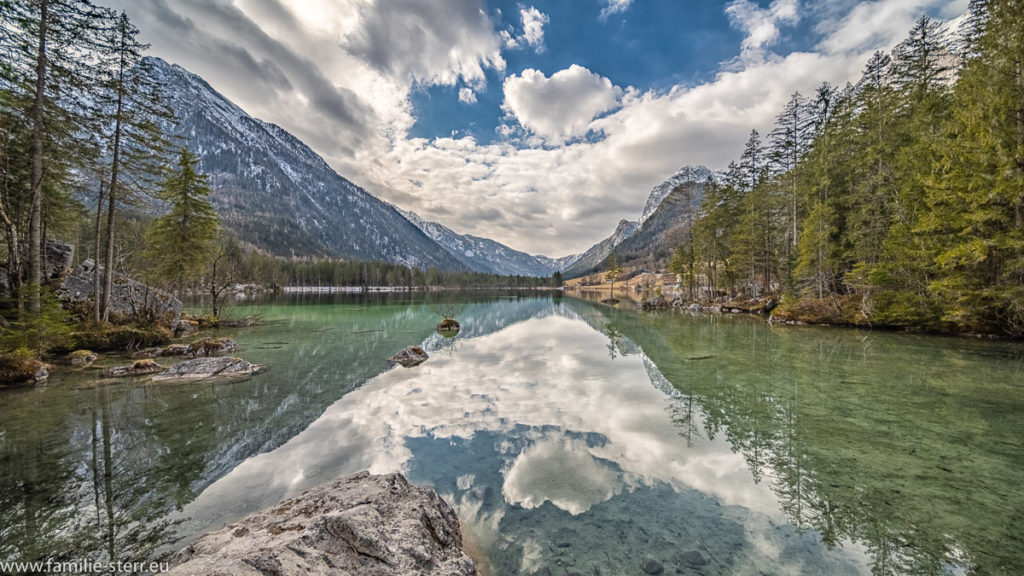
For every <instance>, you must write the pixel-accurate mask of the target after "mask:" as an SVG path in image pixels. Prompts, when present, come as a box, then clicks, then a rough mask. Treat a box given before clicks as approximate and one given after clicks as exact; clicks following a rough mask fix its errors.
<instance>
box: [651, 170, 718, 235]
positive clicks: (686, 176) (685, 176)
mask: <svg viewBox="0 0 1024 576" xmlns="http://www.w3.org/2000/svg"><path fill="white" fill-rule="evenodd" d="M716 178H717V176H716V175H715V173H714V172H712V171H711V170H710V169H708V168H707V167H705V166H683V167H682V168H680V169H679V170H676V173H675V174H673V175H671V176H669V178H668V180H665V181H664V182H662V183H661V184H658V185H657V186H655V187H654V188H653V189H652V190H651V195H650V196H648V197H647V203H646V204H644V213H643V216H641V217H640V223H641V224H643V223H644V222H646V221H647V219H648V218H650V217H651V216H652V215H653V214H654V211H655V210H657V209H658V206H661V202H662V201H663V200H664V199H665V197H666V196H668V195H669V193H670V192H672V190H673V189H674V188H675V187H676V186H679V185H680V184H682V183H684V182H698V183H701V184H703V183H704V182H707V181H708V179H711V180H715V179H716Z"/></svg>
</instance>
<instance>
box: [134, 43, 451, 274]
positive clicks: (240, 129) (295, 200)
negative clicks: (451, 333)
mask: <svg viewBox="0 0 1024 576" xmlns="http://www.w3.org/2000/svg"><path fill="white" fill-rule="evenodd" d="M151 64H152V68H153V74H154V76H155V77H156V79H157V80H158V81H159V82H160V83H161V85H162V88H163V94H164V99H165V102H166V103H167V104H168V105H169V106H170V107H171V109H172V110H173V111H174V112H175V114H176V115H177V117H178V122H177V123H176V124H173V125H168V126H165V130H166V131H167V132H169V133H171V134H174V135H178V136H183V137H185V138H187V139H188V146H189V148H190V149H191V150H192V151H193V152H195V153H196V155H197V156H198V157H199V158H200V164H201V169H202V170H203V172H205V173H207V174H209V175H210V184H211V188H212V189H213V195H212V200H213V203H214V206H215V207H216V208H217V212H218V213H219V214H220V216H221V219H222V223H223V225H224V227H225V228H227V229H228V230H231V231H232V232H234V233H235V234H237V235H238V237H239V238H240V239H241V240H242V241H243V242H247V243H249V244H252V245H254V246H256V247H257V248H260V249H261V250H264V251H266V252H268V253H271V254H275V255H278V256H293V255H299V256H330V257H341V258H357V259H362V260H383V261H388V262H398V263H401V264H405V265H408V266H417V267H420V268H427V267H431V266H433V267H436V268H438V269H442V270H458V269H464V268H465V266H464V265H463V264H462V263H461V262H460V261H459V260H458V259H456V258H455V257H454V256H452V255H451V254H450V253H448V251H446V250H444V249H443V248H441V247H440V246H439V245H438V244H437V243H436V242H434V241H433V240H431V239H430V238H428V237H427V236H426V235H425V234H424V233H423V232H422V231H421V230H420V229H419V228H417V227H416V226H414V225H413V224H412V223H410V222H409V221H408V220H406V219H405V218H404V217H403V216H402V215H401V214H399V213H398V212H397V211H396V209H395V208H394V207H393V206H391V205H390V204H388V203H386V202H383V201H381V200H378V199H377V198H374V197H373V196H371V195H370V194H368V193H367V192H366V191H365V190H363V189H362V188H360V187H358V186H356V185H355V184H353V183H351V182H349V181H348V180H346V179H345V178H343V177H341V176H340V175H339V174H338V173H337V172H335V171H334V170H333V169H331V167H330V166H328V165H327V163H326V162H325V161H324V160H323V159H322V158H321V157H320V156H318V155H317V154H316V153H315V152H313V151H312V150H311V149H310V148H309V147H308V146H306V145H305V144H303V143H302V142H301V141H299V139H297V138H295V137H294V136H292V135H291V134H289V133H288V132H287V131H285V130H284V129H282V128H280V127H278V126H275V125H273V124H269V123H266V122H262V121H260V120H257V119H255V118H252V117H251V116H249V115H248V114H246V113H245V112H244V111H243V110H242V109H241V108H239V107H238V106H236V105H235V104H234V103H232V102H231V101H229V100H228V99H227V98H225V97H224V96H222V95H221V94H219V93H218V92H217V91H216V90H214V89H213V88H211V87H210V85H209V84H207V83H206V82H205V81H204V80H203V79H202V78H200V77H199V76H196V75H195V74H192V73H190V72H188V71H186V70H185V69H183V68H181V67H178V66H174V65H171V64H168V63H167V62H165V61H163V60H160V59H159V58H151Z"/></svg>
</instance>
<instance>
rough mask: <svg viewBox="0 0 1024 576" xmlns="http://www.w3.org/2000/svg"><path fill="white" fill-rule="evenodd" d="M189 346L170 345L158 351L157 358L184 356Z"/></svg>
mask: <svg viewBox="0 0 1024 576" xmlns="http://www.w3.org/2000/svg"><path fill="white" fill-rule="evenodd" d="M190 346H191V344H170V345H167V346H164V347H163V348H162V349H161V350H160V354H159V356H184V355H186V354H188V349H189V347H190Z"/></svg>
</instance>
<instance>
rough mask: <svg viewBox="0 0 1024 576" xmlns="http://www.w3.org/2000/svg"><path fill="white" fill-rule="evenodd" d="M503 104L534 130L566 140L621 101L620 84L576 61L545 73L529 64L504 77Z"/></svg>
mask: <svg viewBox="0 0 1024 576" xmlns="http://www.w3.org/2000/svg"><path fill="white" fill-rule="evenodd" d="M503 89H504V91H505V102H504V103H503V104H502V108H503V109H504V110H505V111H506V112H507V113H508V114H510V115H511V116H513V117H514V118H515V119H516V120H518V121H519V123H520V124H521V125H522V126H523V127H524V128H526V129H528V130H529V131H531V132H533V133H534V134H536V135H538V136H540V137H542V138H544V139H546V140H548V141H550V142H563V141H565V140H570V139H572V138H577V137H580V136H583V135H585V134H586V133H587V131H588V128H589V126H590V122H591V121H592V120H593V119H594V117H595V116H597V115H599V114H602V113H604V112H607V111H608V110H611V109H613V108H615V107H616V106H617V105H618V102H619V98H621V97H622V94H623V91H622V89H621V88H619V87H617V86H615V85H613V84H612V83H611V80H609V79H607V78H604V77H602V76H599V75H597V74H594V73H593V72H591V71H590V70H587V69H586V68H584V67H582V66H577V65H575V64H573V65H572V66H570V67H569V68H567V69H565V70H560V71H558V72H555V73H554V74H552V75H551V77H550V78H548V77H546V76H544V73H543V72H540V71H538V70H534V69H532V68H528V69H526V70H523V72H522V73H521V74H519V75H515V74H513V75H512V76H509V77H508V78H506V79H505V84H504V86H503Z"/></svg>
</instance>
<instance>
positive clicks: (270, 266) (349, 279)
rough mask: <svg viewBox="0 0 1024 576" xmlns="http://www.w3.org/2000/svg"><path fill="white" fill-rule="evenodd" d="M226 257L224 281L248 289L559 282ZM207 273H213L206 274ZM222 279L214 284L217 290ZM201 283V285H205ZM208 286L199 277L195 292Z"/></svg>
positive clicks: (555, 281)
mask: <svg viewBox="0 0 1024 576" xmlns="http://www.w3.org/2000/svg"><path fill="white" fill-rule="evenodd" d="M225 251H226V252H227V253H228V254H230V261H229V262H227V263H226V265H227V266H228V267H229V268H228V269H229V270H230V272H228V276H229V277H230V279H231V282H232V283H233V284H243V285H244V284H249V285H257V286H260V287H264V288H268V289H275V288H282V287H284V286H303V287H317V286H352V287H371V286H386V287H408V288H412V289H424V288H436V287H444V288H543V287H557V286H561V277H560V276H559V275H557V274H556V275H553V276H552V277H547V278H536V277H532V276H499V275H497V274H483V273H480V272H470V271H464V270H460V271H445V270H437V269H436V268H428V269H426V270H421V269H420V268H416V267H410V266H406V265H404V264H396V263H394V262H377V261H360V260H336V259H330V258H280V257H275V256H268V255H266V254H263V253H261V252H256V251H252V250H248V251H246V250H243V249H242V248H241V247H240V246H239V245H238V244H237V241H235V240H233V239H230V240H228V241H227V242H226V244H225ZM211 272H212V270H211ZM224 279H225V277H222V278H220V279H219V280H217V281H216V282H214V283H213V286H214V288H215V289H216V288H217V287H219V286H220V285H222V284H223V283H224ZM204 281H205V282H204ZM204 284H205V285H207V286H209V284H208V279H207V278H206V277H204V278H203V279H201V280H200V282H199V283H197V285H196V291H198V292H202V291H204Z"/></svg>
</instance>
